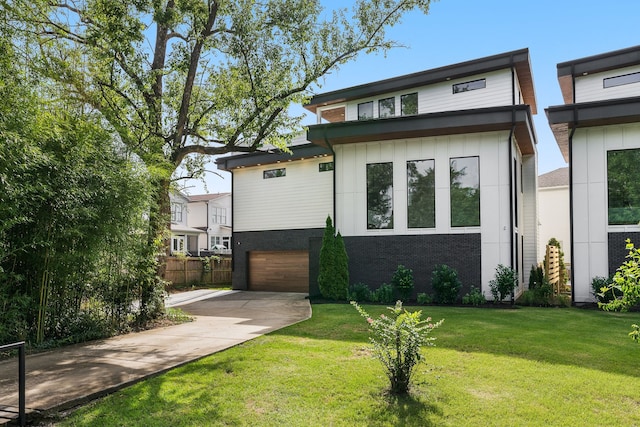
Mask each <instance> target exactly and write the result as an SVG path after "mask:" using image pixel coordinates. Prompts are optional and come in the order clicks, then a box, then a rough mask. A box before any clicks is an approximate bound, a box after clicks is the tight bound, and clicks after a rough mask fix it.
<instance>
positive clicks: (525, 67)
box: [304, 48, 537, 114]
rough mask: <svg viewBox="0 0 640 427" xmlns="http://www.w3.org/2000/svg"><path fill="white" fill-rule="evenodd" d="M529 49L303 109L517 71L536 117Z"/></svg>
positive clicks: (332, 96)
mask: <svg viewBox="0 0 640 427" xmlns="http://www.w3.org/2000/svg"><path fill="white" fill-rule="evenodd" d="M530 63H531V61H530V59H529V49H526V48H525V49H520V50H514V51H511V52H505V53H501V54H498V55H493V56H488V57H485V58H480V59H475V60H472V61H466V62H461V63H458V64H453V65H448V66H446V67H440V68H434V69H431V70H426V71H421V72H418V73H413V74H407V75H404V76H399V77H394V78H391V79H386V80H380V81H377V82H373V83H367V84H363V85H359V86H353V87H350V88H346V89H341V90H337V91H333V92H327V93H323V94H319V95H316V96H314V97H313V98H311V100H310V101H309V103H308V104H307V105H305V106H304V107H305V108H306V109H307V110H309V111H311V112H313V113H316V110H317V109H318V108H319V107H323V106H326V105H331V104H337V103H343V102H347V101H351V100H355V99H359V98H365V97H371V96H376V95H381V94H384V93H390V92H396V91H401V90H406V89H415V88H418V87H421V86H426V85H430V84H434V83H440V82H444V81H449V80H453V79H459V78H463V77H467V76H473V75H477V74H482V73H488V72H491V71H496V70H502V69H508V68H512V67H513V68H515V70H516V73H517V75H518V80H519V81H520V87H521V90H522V96H523V99H524V103H525V104H529V105H530V106H531V111H532V113H533V114H537V107H536V98H535V90H534V87H533V76H532V72H531V65H530Z"/></svg>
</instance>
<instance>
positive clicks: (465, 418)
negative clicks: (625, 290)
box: [60, 304, 640, 427]
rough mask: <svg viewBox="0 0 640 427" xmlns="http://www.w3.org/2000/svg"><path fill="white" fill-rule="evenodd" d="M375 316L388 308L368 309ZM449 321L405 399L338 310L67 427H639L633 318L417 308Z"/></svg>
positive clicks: (359, 327) (352, 321)
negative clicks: (393, 390) (390, 390)
mask: <svg viewBox="0 0 640 427" xmlns="http://www.w3.org/2000/svg"><path fill="white" fill-rule="evenodd" d="M366 309H367V310H368V311H369V312H370V313H371V314H374V313H375V314H377V313H381V312H383V311H385V309H384V307H379V306H366ZM424 312H425V314H426V315H430V316H432V317H433V319H434V320H439V319H441V318H445V319H446V320H445V322H444V324H443V325H442V326H441V327H440V328H439V329H437V330H435V331H434V332H433V334H432V336H434V337H436V338H437V341H436V344H437V347H432V348H427V349H426V350H424V352H425V356H426V361H427V363H425V364H422V365H420V367H419V368H418V370H417V372H416V375H415V379H414V386H413V388H412V392H411V395H410V396H409V397H404V398H397V397H393V396H389V395H388V394H387V393H386V388H387V379H386V377H385V376H384V373H383V371H382V367H381V365H379V363H378V362H377V361H376V360H374V359H372V358H371V357H370V353H369V349H368V341H367V324H366V323H365V321H364V319H362V318H361V317H360V316H359V315H358V313H357V312H356V311H355V310H354V309H353V307H351V306H350V305H346V304H320V305H314V306H313V318H312V319H310V320H308V321H305V322H302V323H300V324H298V325H294V326H292V327H289V328H286V329H283V330H280V331H278V332H275V333H272V334H269V335H266V336H263V337H260V338H258V339H255V340H253V341H250V342H248V343H245V344H243V345H240V346H237V347H235V348H233V349H230V350H227V351H224V352H221V353H218V354H215V355H213V356H211V357H207V358H205V359H202V360H201V361H199V362H196V363H192V364H189V365H186V366H184V367H181V368H178V369H175V370H172V371H170V372H168V373H167V374H165V375H162V376H159V377H156V378H153V379H151V380H148V381H144V382H142V383H139V384H137V385H135V386H133V387H130V388H128V389H125V390H123V391H121V392H118V393H116V394H114V395H111V396H108V397H107V398H105V399H103V400H101V401H99V402H96V403H94V404H91V405H89V406H87V407H85V408H82V409H81V410H79V411H77V412H76V413H74V414H72V415H71V416H69V417H68V418H67V419H65V420H63V421H62V422H61V424H60V425H68V426H88V425H91V426H94V425H96V426H124V425H140V426H225V425H246V426H398V425H406V426H545V427H550V426H591V425H597V426H613V425H616V426H640V378H639V377H640V370H639V369H638V368H639V366H640V345H638V344H636V343H634V342H633V341H632V340H630V339H629V338H628V337H627V333H628V331H629V330H630V325H631V323H639V322H640V314H638V313H630V314H619V313H604V312H600V311H595V310H594V311H591V310H581V309H554V308H521V309H513V310H511V309H478V308H457V307H456V308H446V307H425V308H424Z"/></svg>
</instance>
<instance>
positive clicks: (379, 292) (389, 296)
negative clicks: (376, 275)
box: [371, 283, 393, 304]
mask: <svg viewBox="0 0 640 427" xmlns="http://www.w3.org/2000/svg"><path fill="white" fill-rule="evenodd" d="M371 301H372V302H381V303H383V304H391V303H392V302H393V286H391V285H390V284H388V283H383V284H382V285H380V287H379V288H378V289H376V290H375V291H373V292H371Z"/></svg>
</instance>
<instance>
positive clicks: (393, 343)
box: [351, 301, 444, 394]
mask: <svg viewBox="0 0 640 427" xmlns="http://www.w3.org/2000/svg"><path fill="white" fill-rule="evenodd" d="M351 304H352V305H353V306H354V307H355V308H356V310H358V313H360V315H361V316H362V317H364V318H365V319H367V323H369V327H370V330H371V336H370V337H369V341H371V344H373V354H374V356H375V357H376V358H377V359H378V360H379V361H380V363H382V365H383V366H384V368H385V371H386V374H387V377H388V378H389V382H390V383H391V384H390V386H391V390H390V391H391V393H393V394H406V393H407V392H408V391H409V384H410V382H411V376H412V374H413V371H414V368H415V366H416V365H417V364H418V363H419V362H420V361H421V360H422V353H421V351H420V349H421V348H422V347H423V346H433V345H434V344H433V341H434V340H435V338H431V337H429V334H430V333H431V331H432V330H434V329H436V328H438V327H439V326H440V325H441V324H442V322H443V321H444V319H443V320H440V321H439V322H436V323H431V318H430V317H427V318H426V319H423V318H422V311H414V312H409V311H407V310H406V309H404V308H402V301H398V302H396V306H395V307H388V309H389V310H390V311H391V315H390V316H385V315H384V314H381V315H380V317H378V318H376V319H373V318H371V316H369V314H367V312H366V311H365V310H364V309H363V308H362V307H360V306H359V305H358V303H357V302H355V301H351Z"/></svg>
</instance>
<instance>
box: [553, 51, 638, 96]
mask: <svg viewBox="0 0 640 427" xmlns="http://www.w3.org/2000/svg"><path fill="white" fill-rule="evenodd" d="M637 64H640V46H633V47H630V48H626V49H621V50H615V51H612V52H607V53H603V54H600V55H594V56H587V57H585V58H580V59H575V60H573V61H567V62H562V63H560V64H558V65H557V68H558V81H559V82H560V89H561V90H562V97H563V99H564V102H565V103H566V104H572V103H573V102H574V95H575V94H574V87H573V81H574V79H575V78H576V77H580V76H586V75H589V74H594V73H601V72H603V71H609V70H614V69H618V68H624V67H629V66H632V65H637Z"/></svg>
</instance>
